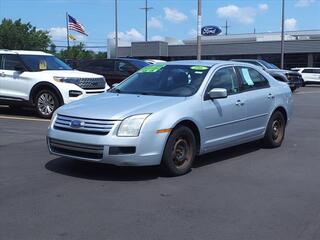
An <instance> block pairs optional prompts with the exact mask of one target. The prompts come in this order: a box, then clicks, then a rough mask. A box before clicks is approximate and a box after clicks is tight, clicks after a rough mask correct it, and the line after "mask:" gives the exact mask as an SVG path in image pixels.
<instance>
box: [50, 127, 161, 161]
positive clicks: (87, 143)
mask: <svg viewBox="0 0 320 240" xmlns="http://www.w3.org/2000/svg"><path fill="white" fill-rule="evenodd" d="M119 124H120V121H119V123H118V124H116V125H115V126H114V127H113V129H112V130H111V132H109V133H108V135H103V136H101V135H93V134H84V133H75V132H67V131H62V130H57V129H55V128H54V127H53V126H50V127H49V129H48V136H47V145H48V149H49V152H50V153H51V154H54V155H57V156H62V157H70V158H74V159H78V160H84V161H91V162H100V163H107V164H112V165H117V166H151V165H159V164H160V163H161V158H162V152H163V149H164V146H165V143H166V140H167V135H166V134H157V133H156V131H148V130H146V131H144V132H142V131H141V133H140V135H139V137H118V136H116V134H115V133H116V130H117V128H118V126H119ZM117 148H121V149H134V151H130V152H126V153H123V152H121V151H120V152H116V153H115V151H112V150H111V149H117Z"/></svg>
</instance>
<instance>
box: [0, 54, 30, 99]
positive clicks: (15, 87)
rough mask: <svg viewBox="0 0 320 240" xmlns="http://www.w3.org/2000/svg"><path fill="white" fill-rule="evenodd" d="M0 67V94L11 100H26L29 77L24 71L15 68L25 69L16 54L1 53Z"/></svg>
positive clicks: (27, 97)
mask: <svg viewBox="0 0 320 240" xmlns="http://www.w3.org/2000/svg"><path fill="white" fill-rule="evenodd" d="M0 67H1V69H0V79H1V80H0V81H1V96H2V97H5V98H8V99H12V100H28V99H29V90H30V85H31V82H30V79H29V78H27V77H26V76H25V75H26V73H25V72H19V71H16V70H15V69H17V68H19V69H24V70H26V68H25V66H24V64H23V63H22V62H21V60H20V58H19V55H17V54H3V55H2V64H1V66H0Z"/></svg>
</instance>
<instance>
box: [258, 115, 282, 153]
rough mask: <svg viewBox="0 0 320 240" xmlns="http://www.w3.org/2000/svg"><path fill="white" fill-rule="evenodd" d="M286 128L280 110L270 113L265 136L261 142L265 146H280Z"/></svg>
mask: <svg viewBox="0 0 320 240" xmlns="http://www.w3.org/2000/svg"><path fill="white" fill-rule="evenodd" d="M285 129H286V121H285V119H284V116H283V114H282V113H281V112H280V111H276V112H275V113H273V114H272V116H271V118H270V120H269V123H268V126H267V129H266V133H265V136H264V138H263V143H264V145H265V146H266V147H269V148H276V147H280V146H281V144H282V141H283V139H284V134H285Z"/></svg>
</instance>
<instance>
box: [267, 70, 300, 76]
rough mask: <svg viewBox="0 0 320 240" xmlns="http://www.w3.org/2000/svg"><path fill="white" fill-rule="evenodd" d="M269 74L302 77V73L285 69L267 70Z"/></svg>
mask: <svg viewBox="0 0 320 240" xmlns="http://www.w3.org/2000/svg"><path fill="white" fill-rule="evenodd" d="M267 72H268V73H270V74H272V73H273V74H283V75H285V74H288V73H289V74H291V75H300V73H298V72H295V71H290V70H284V69H267Z"/></svg>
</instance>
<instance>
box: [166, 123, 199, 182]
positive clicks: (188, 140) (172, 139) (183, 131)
mask: <svg viewBox="0 0 320 240" xmlns="http://www.w3.org/2000/svg"><path fill="white" fill-rule="evenodd" d="M195 155H196V139H195V136H194V134H193V132H192V131H191V129H190V128H188V127H185V126H181V127H178V128H176V129H174V130H173V132H172V133H171V134H170V136H169V139H168V141H167V144H166V146H165V149H164V153H163V156H162V161H161V167H162V169H163V170H164V172H165V173H166V174H167V175H169V176H179V175H183V174H185V173H187V172H189V171H190V169H191V167H192V164H193V161H194V159H195Z"/></svg>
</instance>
